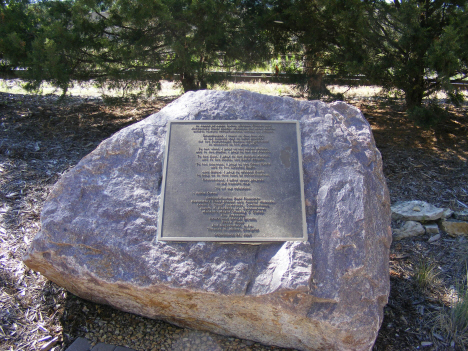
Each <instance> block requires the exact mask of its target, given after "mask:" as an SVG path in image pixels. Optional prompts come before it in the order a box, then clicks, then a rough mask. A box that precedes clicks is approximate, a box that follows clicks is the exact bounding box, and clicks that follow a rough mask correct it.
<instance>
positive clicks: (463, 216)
mask: <svg viewBox="0 0 468 351" xmlns="http://www.w3.org/2000/svg"><path fill="white" fill-rule="evenodd" d="M453 217H454V218H455V219H458V220H460V221H468V210H463V211H455V212H454V213H453Z"/></svg>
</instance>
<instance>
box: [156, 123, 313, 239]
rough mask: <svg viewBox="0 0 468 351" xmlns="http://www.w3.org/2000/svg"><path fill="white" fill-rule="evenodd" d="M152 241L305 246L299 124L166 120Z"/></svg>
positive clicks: (305, 231) (305, 233)
mask: <svg viewBox="0 0 468 351" xmlns="http://www.w3.org/2000/svg"><path fill="white" fill-rule="evenodd" d="M158 240H160V241H223V242H227V241H234V242H262V241H263V242H271V241H293V240H294V241H298V240H307V229H306V220H305V206H304V184H303V180H302V154H301V141H300V131H299V122H297V121H241V120H236V121H173V122H169V126H168V133H167V141H166V154H165V162H164V170H163V184H162V196H161V209H160V216H159V226H158Z"/></svg>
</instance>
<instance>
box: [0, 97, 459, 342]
mask: <svg viewBox="0 0 468 351" xmlns="http://www.w3.org/2000/svg"><path fill="white" fill-rule="evenodd" d="M173 99H174V97H165V98H159V99H154V100H151V101H138V102H127V103H122V104H119V105H112V106H109V105H105V104H104V103H103V102H102V100H101V99H99V98H79V97H70V98H67V99H66V100H65V101H64V102H61V103H58V102H57V97H56V96H53V95H49V96H34V95H22V94H8V93H0V263H1V265H0V350H44V351H45V350H49V349H52V350H55V351H58V350H65V349H66V347H67V346H69V345H70V343H71V342H72V341H73V340H74V339H75V338H76V337H78V336H86V337H88V338H91V339H93V338H97V337H96V334H93V333H91V330H93V328H94V329H96V325H95V323H98V322H99V323H101V322H102V323H104V321H106V320H114V321H120V322H121V323H122V326H123V327H124V328H126V327H128V325H129V323H136V324H141V325H143V326H146V325H148V328H150V327H151V328H156V329H157V328H159V329H164V328H166V329H167V325H166V326H165V327H164V325H165V323H164V322H161V321H149V320H146V319H145V318H142V317H138V316H133V315H130V314H127V313H124V312H121V311H117V310H114V309H112V308H110V307H106V306H100V305H96V304H93V303H91V302H88V301H85V300H81V299H79V298H77V297H74V296H72V295H71V294H70V293H68V292H66V291H65V290H63V289H62V288H60V287H58V286H56V285H55V284H54V283H52V282H49V281H47V280H46V279H45V278H43V277H42V276H41V275H40V274H38V273H36V272H34V271H31V270H29V269H28V268H27V267H25V266H24V264H23V263H22V256H23V255H24V253H25V251H26V249H27V247H28V245H29V243H30V242H31V240H32V239H33V238H34V236H35V234H36V233H37V232H38V230H39V228H40V221H39V217H40V212H41V208H42V205H43V203H44V201H45V199H46V197H47V195H48V193H49V191H50V190H51V188H52V187H53V185H54V184H55V182H56V181H57V180H58V179H59V178H60V176H61V175H62V174H63V173H65V172H66V171H67V170H69V169H70V168H71V167H73V166H74V165H75V164H76V163H77V162H78V161H79V160H80V159H81V158H82V157H84V156H85V155H86V154H88V153H89V152H90V151H92V150H93V149H94V148H95V147H96V146H97V145H98V144H99V143H100V142H101V141H102V140H104V139H105V138H107V137H109V136H110V135H112V134H113V133H115V132H116V131H118V130H120V129H122V128H124V127H126V126H128V125H130V124H132V123H135V122H137V121H139V120H141V119H143V118H145V117H147V116H148V115H150V114H152V113H155V112H157V111H158V110H160V109H161V108H162V107H164V106H165V105H166V104H167V103H169V102H170V101H172V100H173ZM350 103H352V104H354V105H355V106H357V107H359V108H360V109H361V110H362V111H363V113H364V115H365V117H366V118H367V119H368V121H369V122H370V124H371V126H372V129H373V132H374V137H375V140H376V143H377V146H378V148H379V149H380V151H381V153H382V158H383V162H384V172H385V176H386V178H387V183H388V187H389V190H390V194H391V201H392V203H394V202H397V201H404V200H424V201H427V202H429V203H431V204H433V205H436V206H439V207H448V208H451V209H452V210H459V209H463V208H464V206H466V205H468V166H467V159H468V138H467V136H468V108H467V107H466V106H464V107H460V108H454V107H453V106H450V107H449V110H450V115H449V116H448V117H447V118H446V119H445V120H443V121H441V122H440V123H439V125H437V126H436V127H434V128H432V129H424V128H421V127H417V126H415V125H414V124H413V123H412V122H411V121H409V120H408V119H407V118H406V116H405V113H404V111H403V107H402V102H401V101H396V102H395V101H393V102H389V101H385V100H382V101H379V100H365V101H358V100H355V101H350ZM428 239H429V235H423V236H419V237H416V238H407V239H403V240H401V241H395V242H394V243H393V244H392V247H391V254H390V280H391V293H390V298H389V303H388V305H387V307H386V308H385V310H384V312H385V318H384V321H383V324H382V328H381V330H380V333H379V335H378V338H377V341H376V344H375V347H374V350H376V351H377V350H378V351H381V350H382V351H383V350H386V351H390V350H415V349H424V350H466V349H467V348H468V340H467V339H466V338H465V339H463V338H464V337H466V335H465V336H463V335H464V334H463V335H462V334H461V333H460V332H458V334H456V333H455V334H454V333H453V331H452V332H451V331H450V330H449V329H444V325H442V324H441V323H438V322H439V321H441V320H442V319H443V318H442V317H443V316H446V315H447V313H449V311H450V306H451V304H453V302H454V299H456V295H457V289H456V288H457V287H459V286H461V285H462V284H466V282H464V281H463V279H464V278H466V265H467V257H468V240H467V239H468V238H466V237H459V238H452V237H450V236H448V235H447V234H446V233H441V238H440V239H439V240H435V241H432V242H429V241H428ZM421 262H429V263H430V264H431V265H432V266H431V267H432V268H434V275H435V277H434V279H433V280H431V281H430V283H429V284H427V285H426V286H424V287H422V286H421V284H418V282H417V279H416V270H417V269H418V267H419V266H420V264H421ZM96 320H98V322H96ZM145 323H147V324H145ZM150 323H152V324H150ZM145 328H146V327H145ZM159 329H158V330H159ZM145 330H149V329H145ZM168 330H169V331H168V332H165V335H166V334H170V333H173V334H174V333H175V334H177V333H179V334H184V333H188V331H185V330H183V329H181V328H177V327H169V329H168ZM466 332H467V333H468V331H466ZM143 334H144V333H143ZM173 334H171V335H173ZM175 334H174V335H175ZM144 337H146V335H142V336H141V337H140V338H144ZM161 337H166V338H168V339H167V340H172V339H171V337H170V335H169V336H167V335H166V336H161ZM211 337H212V339H213V340H215V341H216V342H217V345H218V346H219V349H220V350H234V349H236V350H237V349H244V347H245V349H246V350H247V349H250V350H278V348H274V347H271V348H268V347H264V346H262V345H259V344H253V343H249V342H244V343H243V342H242V341H239V340H237V339H235V338H226V337H220V336H215V335H212V336H211ZM151 338H152V336H151ZM93 340H94V339H93ZM107 340H109V339H107ZM111 340H113V339H111ZM117 340H119V339H117ZM120 340H121V339H120ZM132 340H133V339H132ZM127 341H128V340H127ZM168 343H169V341H167V342H165V343H163V345H165V346H161V347H160V348H154V349H155V350H156V349H164V347H166V348H165V349H171V348H170V345H169V344H168ZM121 344H124V343H123V342H122V343H121ZM127 344H128V346H129V347H133V348H139V349H142V350H143V349H144V348H143V346H138V345H139V344H138V343H137V342H136V341H135V343H133V341H132V342H130V341H128V342H127ZM173 345H174V344H173ZM233 345H234V346H233ZM173 349H174V350H176V348H173ZM192 349H194V348H192ZM198 349H199V350H203V347H200V348H198Z"/></svg>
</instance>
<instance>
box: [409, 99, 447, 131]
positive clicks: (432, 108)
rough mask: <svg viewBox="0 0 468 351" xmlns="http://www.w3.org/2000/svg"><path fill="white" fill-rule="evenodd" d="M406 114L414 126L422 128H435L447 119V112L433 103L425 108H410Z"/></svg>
mask: <svg viewBox="0 0 468 351" xmlns="http://www.w3.org/2000/svg"><path fill="white" fill-rule="evenodd" d="M406 114H407V116H408V118H409V119H411V120H412V121H414V123H415V124H416V125H418V126H421V127H424V128H430V127H435V126H436V125H437V124H438V123H439V122H441V121H443V120H445V119H447V118H448V117H449V112H448V111H447V110H446V109H443V108H442V107H440V106H439V105H438V104H437V103H435V102H430V103H429V104H428V105H427V106H421V107H419V106H415V107H412V108H410V109H408V111H406Z"/></svg>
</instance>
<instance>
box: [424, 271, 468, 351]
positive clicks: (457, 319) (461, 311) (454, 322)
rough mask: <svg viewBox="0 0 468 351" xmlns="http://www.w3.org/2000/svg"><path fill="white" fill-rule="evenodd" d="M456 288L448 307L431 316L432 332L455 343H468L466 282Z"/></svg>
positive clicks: (467, 284)
mask: <svg viewBox="0 0 468 351" xmlns="http://www.w3.org/2000/svg"><path fill="white" fill-rule="evenodd" d="M456 290H457V294H456V295H457V297H456V298H455V299H454V301H453V302H452V304H451V306H450V308H448V309H447V308H444V309H441V310H440V311H439V312H438V313H436V314H435V316H434V317H433V323H434V324H433V327H432V332H433V333H434V332H438V333H439V334H441V335H443V336H444V337H446V338H447V340H451V341H452V342H453V343H454V344H457V345H461V346H463V345H467V344H468V283H467V281H466V280H465V282H464V284H462V285H461V286H460V287H459V288H458V289H456Z"/></svg>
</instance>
